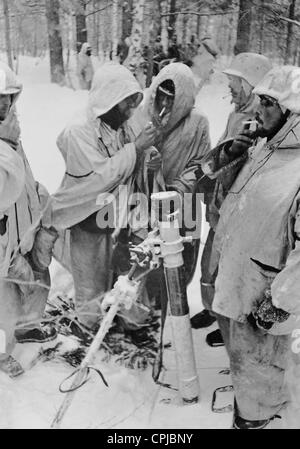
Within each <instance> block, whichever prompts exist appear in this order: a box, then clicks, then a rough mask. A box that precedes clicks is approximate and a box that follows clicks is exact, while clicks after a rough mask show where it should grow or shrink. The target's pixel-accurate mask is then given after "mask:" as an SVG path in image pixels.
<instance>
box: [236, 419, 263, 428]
mask: <svg viewBox="0 0 300 449" xmlns="http://www.w3.org/2000/svg"><path fill="white" fill-rule="evenodd" d="M269 422H270V419H260V420H257V421H250V420H248V419H243V418H241V417H240V416H236V417H235V419H234V424H233V426H234V428H235V429H263V428H264V427H266V426H267V425H268V424H269Z"/></svg>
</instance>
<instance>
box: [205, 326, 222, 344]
mask: <svg viewBox="0 0 300 449" xmlns="http://www.w3.org/2000/svg"><path fill="white" fill-rule="evenodd" d="M206 343H207V344H208V345H209V346H212V347H216V346H224V340H223V337H222V334H221V331H220V329H216V330H215V331H213V332H211V333H210V334H207V336H206Z"/></svg>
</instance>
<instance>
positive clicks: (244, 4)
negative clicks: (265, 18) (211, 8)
mask: <svg viewBox="0 0 300 449" xmlns="http://www.w3.org/2000/svg"><path fill="white" fill-rule="evenodd" d="M251 16H252V6H251V2H249V0H240V7H239V18H238V26H237V37H236V44H235V53H236V54H238V53H241V52H245V51H249V49H250V36H251Z"/></svg>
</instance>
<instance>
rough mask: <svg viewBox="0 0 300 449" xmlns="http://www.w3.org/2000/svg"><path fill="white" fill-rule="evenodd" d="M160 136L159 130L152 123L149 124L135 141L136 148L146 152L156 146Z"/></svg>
mask: <svg viewBox="0 0 300 449" xmlns="http://www.w3.org/2000/svg"><path fill="white" fill-rule="evenodd" d="M157 136H158V131H157V129H156V128H155V127H154V126H153V124H152V123H148V125H146V126H145V128H144V129H143V130H142V131H141V133H140V134H139V135H138V136H137V138H136V140H135V147H136V150H137V151H145V150H147V149H148V148H149V147H151V146H152V145H154V144H155V141H156V139H157Z"/></svg>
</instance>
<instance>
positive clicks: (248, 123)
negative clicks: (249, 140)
mask: <svg viewBox="0 0 300 449" xmlns="http://www.w3.org/2000/svg"><path fill="white" fill-rule="evenodd" d="M242 124H243V125H254V124H255V125H258V121H257V120H245V121H243V122H242Z"/></svg>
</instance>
